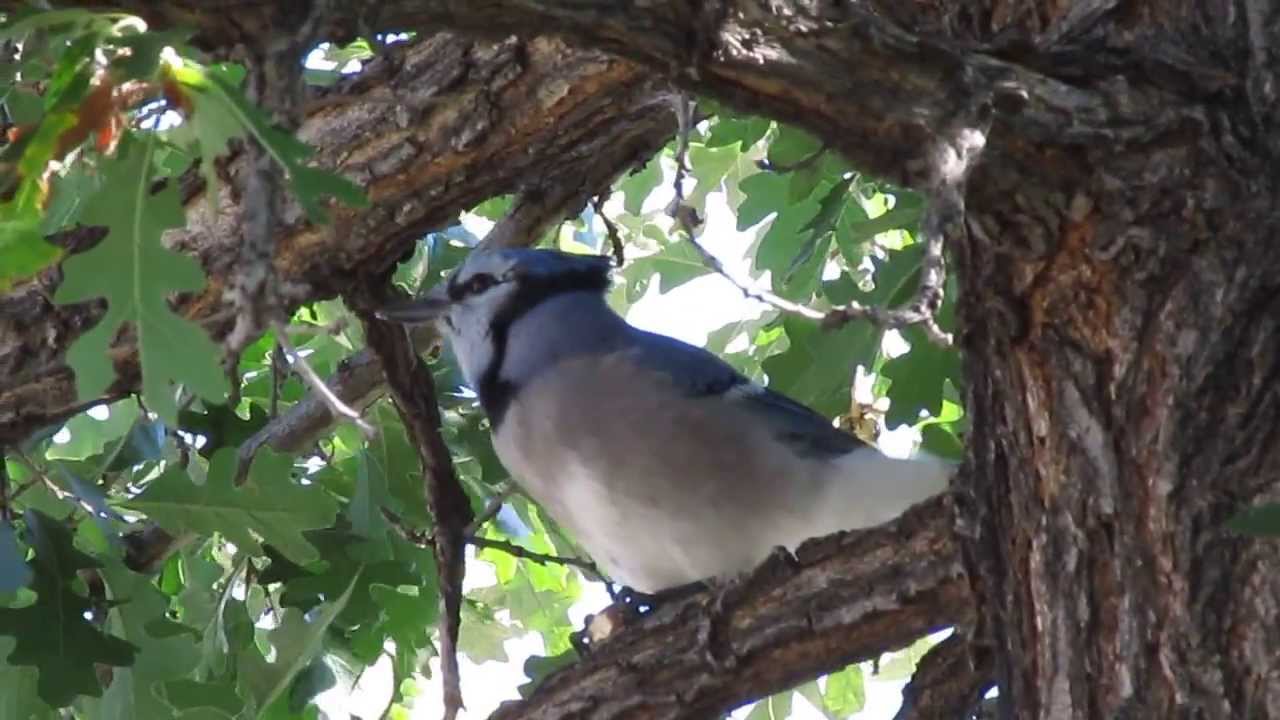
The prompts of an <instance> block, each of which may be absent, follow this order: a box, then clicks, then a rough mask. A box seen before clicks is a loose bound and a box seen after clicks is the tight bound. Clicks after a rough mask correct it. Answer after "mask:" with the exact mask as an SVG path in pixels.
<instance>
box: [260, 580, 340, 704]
mask: <svg viewBox="0 0 1280 720" xmlns="http://www.w3.org/2000/svg"><path fill="white" fill-rule="evenodd" d="M357 580H359V573H357V574H356V575H354V576H352V577H351V581H350V582H349V583H348V584H347V588H346V590H345V591H343V593H342V594H341V595H339V596H338V597H337V598H335V599H334V601H333V602H331V603H326V604H324V605H322V606H320V609H319V610H318V612H315V613H314V614H312V619H311V620H310V621H308V620H307V619H306V618H305V617H304V616H303V614H302V613H301V612H299V611H297V610H294V609H292V608H290V609H289V610H286V611H285V612H284V616H283V617H282V618H281V620H280V625H279V626H277V627H276V628H275V629H273V630H272V631H271V632H269V633H267V640H268V642H269V643H270V644H271V647H272V648H273V649H274V651H275V658H274V660H273V661H271V662H267V661H266V660H265V659H264V658H263V657H262V655H261V654H259V652H258V649H257V648H256V647H252V646H251V647H249V648H246V649H245V650H244V651H243V652H241V655H240V682H241V683H242V684H243V685H245V686H246V689H248V690H249V692H250V694H251V695H252V697H253V698H254V699H255V700H256V701H257V705H258V707H259V708H263V709H265V708H268V707H270V706H271V704H272V703H273V702H274V701H275V700H276V698H278V697H280V696H281V694H282V693H284V692H285V691H286V690H288V689H289V686H290V684H291V683H292V682H293V679H294V677H296V676H297V675H298V673H299V672H301V671H302V670H303V668H305V667H306V666H307V665H309V664H310V663H311V661H312V660H313V659H315V657H316V656H317V654H318V653H319V652H320V649H321V647H322V645H323V643H324V636H325V632H326V631H327V630H328V629H329V626H330V625H331V624H332V623H333V620H334V618H336V617H337V616H338V613H340V612H342V608H343V607H345V606H346V604H347V600H349V599H350V598H351V590H352V588H354V587H355V586H356V581H357ZM259 716H260V717H261V714H260V715H259Z"/></svg>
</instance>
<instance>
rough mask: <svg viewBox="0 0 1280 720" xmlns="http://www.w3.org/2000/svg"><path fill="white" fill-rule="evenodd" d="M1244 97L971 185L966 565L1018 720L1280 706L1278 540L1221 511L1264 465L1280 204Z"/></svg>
mask: <svg viewBox="0 0 1280 720" xmlns="http://www.w3.org/2000/svg"><path fill="white" fill-rule="evenodd" d="M1177 100H1178V99H1176V98H1166V99H1165V101H1177ZM1246 108H1247V106H1244V105H1241V106H1238V107H1236V108H1230V107H1224V108H1221V109H1214V108H1208V107H1204V108H1201V113H1200V114H1199V117H1188V120H1187V122H1186V123H1184V124H1180V125H1178V126H1176V127H1170V128H1169V129H1168V130H1166V131H1163V132H1157V133H1153V134H1152V135H1151V136H1150V137H1148V138H1143V139H1142V141H1141V142H1136V143H1115V144H1109V145H1102V146H1093V147H1089V146H1079V147H1075V148H1072V147H1070V146H1063V147H1052V148H1049V147H1046V148H1043V149H1042V151H1041V157H1042V160H1043V162H1042V163H1041V164H1040V165H1039V167H1038V168H1028V170H1030V171H1031V172H1028V173H1025V174H1024V173H1017V174H1014V173H1011V172H1009V168H1007V167H999V166H988V167H987V168H986V169H985V172H982V173H980V174H979V175H978V176H977V177H975V178H974V179H973V181H972V183H971V185H970V187H971V188H972V192H971V193H970V202H969V222H970V226H971V228H972V230H973V232H972V236H971V238H970V241H969V242H968V243H966V244H965V245H964V247H961V248H956V256H957V258H958V259H960V261H961V263H960V264H961V268H962V270H963V272H962V278H963V287H964V293H963V295H962V297H963V315H964V317H965V319H966V321H967V322H966V323H965V326H966V328H967V331H966V333H965V338H964V346H965V350H966V356H967V358H968V361H969V364H968V378H969V382H970V383H971V384H970V392H969V403H968V408H969V412H970V413H971V414H972V419H973V428H974V430H973V433H972V435H971V436H970V438H969V452H970V455H969V458H970V467H969V470H970V472H969V473H968V474H967V476H966V477H969V478H971V479H972V480H973V484H972V487H969V488H966V490H968V492H969V495H968V500H969V501H970V504H968V505H967V511H968V512H967V515H968V521H969V522H970V523H971V528H970V529H971V531H972V533H973V537H972V541H971V542H970V543H969V544H968V547H967V557H968V560H969V563H970V568H971V571H972V575H973V579H974V581H975V582H976V583H977V585H978V587H980V588H981V591H982V596H983V597H984V601H985V617H986V619H987V621H988V622H989V623H990V624H989V627H988V629H989V630H990V632H991V636H992V638H993V639H994V641H995V642H996V644H997V646H998V647H999V649H1000V651H1001V652H999V653H998V654H997V656H998V657H999V658H1000V665H999V667H1000V675H1001V677H1002V692H1003V693H1004V697H1005V701H1006V703H1007V705H1008V707H1010V708H1011V709H1013V710H1014V711H1015V712H1016V715H1017V716H1018V717H1029V718H1030V717H1045V718H1048V717H1085V716H1088V717H1104V718H1110V717H1153V718H1154V717H1222V718H1227V717H1232V718H1245V717H1249V718H1253V717H1274V716H1276V715H1277V713H1280V684H1277V683H1276V682H1275V673H1276V672H1277V670H1278V669H1280V667H1278V659H1277V656H1276V654H1275V652H1274V648H1275V647H1276V645H1277V641H1278V640H1280V632H1278V630H1280V627H1278V626H1277V616H1276V603H1277V599H1278V598H1280V575H1278V574H1277V573H1276V569H1277V567H1278V566H1277V564H1276V561H1277V559H1278V556H1280V553H1278V551H1280V548H1278V547H1277V546H1276V545H1275V544H1274V543H1269V542H1254V541H1249V540H1246V539H1243V538H1241V537H1239V536H1237V535H1234V534H1233V533H1232V532H1230V531H1228V530H1227V529H1225V528H1224V527H1223V524H1224V522H1225V521H1226V520H1227V519H1228V518H1230V517H1231V515H1232V514H1233V513H1235V512H1236V511H1238V510H1239V509H1241V508H1242V507H1244V506H1246V505H1248V504H1251V503H1255V502H1258V501H1260V500H1262V499H1264V498H1266V497H1274V496H1275V494H1276V490H1277V487H1276V479H1277V474H1278V473H1280V384H1278V381H1280V251H1277V248H1276V244H1275V238H1276V235H1277V232H1278V231H1280V208H1278V207H1277V196H1276V191H1277V186H1276V183H1275V179H1276V173H1275V168H1274V165H1273V164H1272V163H1274V159H1272V158H1269V157H1268V156H1267V153H1266V149H1265V144H1264V141H1265V138H1264V137H1262V136H1261V135H1259V134H1256V130H1252V131H1251V128H1250V127H1249V126H1250V125H1251V124H1252V122H1251V119H1250V118H1249V116H1248V114H1247V112H1245V110H1246ZM1230 110H1235V111H1236V112H1234V113H1233V112H1230ZM1251 135H1252V137H1251ZM1246 148H1248V149H1246ZM1067 158H1070V159H1069V160H1068V159H1067ZM1036 176H1038V177H1039V178H1040V179H1039V180H1038V181H1037V182H1034V183H1033V182H1031V181H1030V180H1031V178H1032V177H1036Z"/></svg>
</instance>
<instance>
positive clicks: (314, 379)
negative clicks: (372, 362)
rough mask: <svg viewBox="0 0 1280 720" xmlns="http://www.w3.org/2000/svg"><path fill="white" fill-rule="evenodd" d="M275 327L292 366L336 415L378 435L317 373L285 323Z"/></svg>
mask: <svg viewBox="0 0 1280 720" xmlns="http://www.w3.org/2000/svg"><path fill="white" fill-rule="evenodd" d="M274 327H275V331H276V342H278V343H280V346H281V347H282V348H284V352H285V355H286V356H287V357H288V358H289V363H290V366H291V367H293V368H294V369H296V370H297V371H298V373H299V374H300V375H302V378H303V379H304V380H306V381H307V384H308V385H310V386H311V389H312V390H315V391H316V392H317V393H319V394H320V397H322V398H324V401H325V403H327V404H328V406H329V409H330V410H332V411H333V414H334V415H338V416H341V417H345V418H347V419H348V420H350V421H351V422H353V423H355V425H356V427H358V428H360V431H361V432H363V433H364V434H365V437H367V438H369V439H370V440H372V439H373V438H374V437H375V436H376V435H377V431H376V430H374V428H373V426H372V425H370V424H369V423H368V422H367V421H366V420H365V419H364V418H363V417H361V416H360V413H359V412H356V411H355V410H354V409H352V408H351V406H350V405H347V404H346V403H344V402H342V399H341V398H339V397H338V396H337V395H334V394H333V391H332V390H330V389H329V386H328V385H326V384H325V382H324V378H322V377H320V375H319V374H317V373H316V371H315V369H314V368H312V367H311V364H310V363H308V362H307V359H306V358H304V357H302V355H300V354H299V353H298V350H297V348H295V347H294V346H293V343H292V342H290V341H289V333H288V332H287V331H286V330H285V328H284V324H283V323H280V322H276V323H274Z"/></svg>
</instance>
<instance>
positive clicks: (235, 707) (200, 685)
mask: <svg viewBox="0 0 1280 720" xmlns="http://www.w3.org/2000/svg"><path fill="white" fill-rule="evenodd" d="M164 696H165V699H166V700H168V701H169V704H170V705H173V706H174V707H175V708H177V709H178V710H179V711H186V710H195V709H197V708H208V709H213V710H217V711H219V712H222V713H225V714H226V716H227V717H235V716H237V715H239V714H240V712H241V711H242V710H243V709H244V701H243V700H241V699H240V697H239V696H238V695H237V694H236V687H235V684H234V683H232V682H200V681H197V680H189V679H182V680H170V681H169V682H166V683H165V684H164ZM181 717H184V718H185V717H187V715H181Z"/></svg>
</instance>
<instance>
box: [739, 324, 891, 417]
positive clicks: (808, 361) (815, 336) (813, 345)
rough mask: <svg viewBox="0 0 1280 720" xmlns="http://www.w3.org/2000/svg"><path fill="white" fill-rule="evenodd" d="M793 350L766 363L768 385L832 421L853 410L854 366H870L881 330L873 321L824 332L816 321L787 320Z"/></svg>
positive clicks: (766, 360) (786, 325) (790, 348)
mask: <svg viewBox="0 0 1280 720" xmlns="http://www.w3.org/2000/svg"><path fill="white" fill-rule="evenodd" d="M782 326H783V327H784V328H785V329H786V331H787V338H788V340H789V341H790V346H789V347H788V348H787V349H786V351H784V352H782V353H779V354H777V355H773V356H771V357H769V358H767V359H765V361H764V363H763V365H764V371H765V373H767V374H768V375H769V387H770V388H772V389H774V390H777V391H778V392H781V393H783V394H784V395H787V396H788V397H791V398H793V399H795V400H798V401H800V402H802V403H804V404H805V405H808V406H809V407H811V408H813V409H814V410H817V411H818V412H820V413H822V414H823V415H826V416H827V417H834V416H835V415H837V414H839V413H842V412H845V411H847V410H848V409H849V389H850V387H851V386H852V384H853V368H854V366H855V365H858V364H862V365H866V366H868V367H870V366H871V362H872V360H873V359H874V358H875V354H876V351H877V350H878V349H879V347H880V337H881V335H882V333H881V331H880V330H879V329H877V328H875V327H873V326H872V325H871V324H870V323H849V324H848V325H845V326H844V327H842V328H840V329H838V330H831V331H824V330H822V329H821V328H820V327H818V325H817V323H815V322H813V321H811V320H806V319H804V318H798V317H794V316H787V317H785V318H783V320H782Z"/></svg>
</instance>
